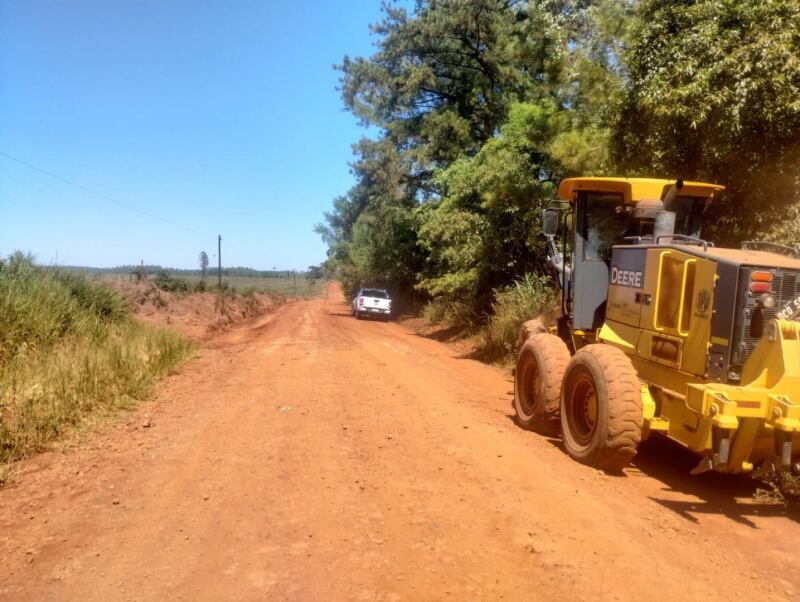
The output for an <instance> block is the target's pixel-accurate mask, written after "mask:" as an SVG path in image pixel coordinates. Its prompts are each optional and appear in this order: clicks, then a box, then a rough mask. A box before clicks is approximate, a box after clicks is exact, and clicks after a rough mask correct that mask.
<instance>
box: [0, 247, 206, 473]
mask: <svg viewBox="0 0 800 602" xmlns="http://www.w3.org/2000/svg"><path fill="white" fill-rule="evenodd" d="M191 349H192V347H191V345H190V343H188V342H187V341H186V340H185V339H183V338H182V337H180V336H179V335H178V334H176V333H173V332H171V331H167V330H160V329H155V328H152V327H148V326H145V325H143V324H141V323H140V322H137V321H135V320H133V319H132V318H131V316H130V314H129V312H128V308H127V305H126V303H125V301H124V299H123V298H122V297H121V296H120V295H119V294H118V293H117V292H115V291H113V290H112V289H110V288H109V287H106V286H104V285H102V284H99V283H96V282H92V281H90V280H88V279H87V278H85V277H84V276H82V275H80V274H75V273H70V272H64V271H55V270H52V269H48V268H43V267H40V266H37V265H35V264H34V263H33V261H32V259H31V258H30V257H28V256H25V255H23V254H22V253H15V254H13V255H12V256H10V257H9V258H8V259H7V260H0V484H2V479H3V474H4V467H7V466H8V464H9V463H10V462H13V461H14V460H17V459H19V458H22V457H24V456H26V455H28V454H31V453H34V452H36V451H39V450H41V449H42V448H43V446H45V445H46V444H47V443H48V442H49V441H51V440H53V439H54V438H56V437H58V436H59V435H61V434H62V433H63V432H64V431H65V430H66V429H69V428H70V427H73V426H75V425H77V424H79V423H80V422H81V421H82V420H84V419H85V418H86V417H88V416H89V415H93V414H98V413H99V414H102V413H105V412H109V411H112V410H114V409H117V408H121V407H125V406H128V405H130V404H131V403H133V402H134V401H135V400H139V399H142V398H144V397H145V396H146V395H147V394H148V393H149V391H150V390H151V388H152V386H153V384H154V382H155V381H156V379H157V378H158V377H159V376H161V375H163V374H166V373H168V372H169V371H170V370H172V369H174V368H175V367H176V366H177V365H178V364H179V363H180V362H181V361H182V360H183V359H185V358H186V357H187V356H188V355H189V354H190V352H191Z"/></svg>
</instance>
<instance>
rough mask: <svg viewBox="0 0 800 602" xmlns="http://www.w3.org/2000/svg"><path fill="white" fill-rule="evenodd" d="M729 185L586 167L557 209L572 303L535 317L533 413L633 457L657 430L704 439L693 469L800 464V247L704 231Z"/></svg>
mask: <svg viewBox="0 0 800 602" xmlns="http://www.w3.org/2000/svg"><path fill="white" fill-rule="evenodd" d="M723 190H724V188H723V187H722V186H719V185H716V184H707V183H702V182H688V181H687V182H684V181H681V180H677V181H670V180H658V179H644V178H589V177H586V178H570V179H567V180H564V181H563V182H562V183H561V184H560V186H559V201H556V202H554V203H552V204H551V206H549V207H548V208H546V209H545V210H544V212H543V219H542V223H543V234H544V236H545V238H546V241H547V248H548V255H549V261H550V264H551V265H552V267H553V270H554V278H555V280H557V282H558V286H559V287H560V289H561V294H560V298H561V317H560V318H559V319H558V320H557V322H556V325H554V326H551V327H549V328H545V327H544V326H543V325H542V324H540V323H539V322H538V321H533V322H529V323H526V325H525V326H523V332H521V337H520V338H521V347H520V350H519V355H518V358H517V366H516V370H515V383H514V407H515V411H516V417H517V420H518V422H519V423H520V424H521V425H522V426H525V427H528V428H531V429H533V430H536V431H539V432H541V433H544V434H551V435H553V434H557V433H558V431H559V430H560V432H561V434H562V436H563V442H564V447H565V448H566V451H567V453H568V454H569V455H570V456H571V457H572V458H574V459H575V460H578V461H581V462H584V463H586V464H589V465H592V466H596V467H598V468H601V469H605V470H620V469H621V468H622V467H624V466H626V465H627V464H628V463H629V462H630V460H631V459H632V458H633V456H634V455H635V454H636V452H637V448H638V446H639V444H640V442H641V441H643V440H645V439H647V438H648V437H649V436H650V435H651V434H653V433H658V434H661V435H665V436H667V437H669V438H670V439H673V440H674V441H677V442H678V443H680V444H681V445H684V446H685V447H687V448H689V449H690V450H692V451H693V452H695V453H697V454H698V455H699V459H700V462H699V464H698V466H697V468H696V469H695V470H694V471H693V472H704V471H706V470H715V471H717V472H724V473H740V472H748V471H751V470H754V469H767V468H769V469H775V470H780V471H785V470H790V469H791V470H793V471H797V470H798V468H800V256H798V251H797V250H796V249H794V248H791V247H785V246H782V245H777V244H774V243H771V242H753V241H750V242H746V243H743V244H742V248H740V249H729V248H718V247H716V246H714V244H713V243H712V242H709V241H706V240H704V239H702V237H701V236H702V226H703V216H704V214H705V212H706V209H707V207H708V206H709V204H710V203H711V202H712V201H713V199H714V197H715V196H718V195H719V193H720V192H722V191H723Z"/></svg>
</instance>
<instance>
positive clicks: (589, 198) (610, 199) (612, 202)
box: [583, 192, 630, 261]
mask: <svg viewBox="0 0 800 602" xmlns="http://www.w3.org/2000/svg"><path fill="white" fill-rule="evenodd" d="M584 207H585V214H584V219H583V238H584V240H585V241H586V244H585V245H584V251H583V258H584V259H585V260H588V261H608V260H610V259H611V247H612V246H613V245H614V243H615V242H617V241H619V240H621V239H622V238H623V237H625V236H628V235H629V234H630V233H629V232H628V231H627V230H628V227H629V226H630V218H629V216H628V213H627V212H626V211H625V207H624V205H623V199H622V195H618V194H602V193H591V192H590V193H587V194H586V200H585V204H584Z"/></svg>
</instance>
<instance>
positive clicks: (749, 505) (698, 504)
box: [506, 413, 800, 529]
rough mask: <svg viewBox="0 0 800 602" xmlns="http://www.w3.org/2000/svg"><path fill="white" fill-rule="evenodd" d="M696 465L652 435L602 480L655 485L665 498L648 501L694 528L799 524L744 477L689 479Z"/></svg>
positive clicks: (795, 512)
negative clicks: (726, 521) (718, 523)
mask: <svg viewBox="0 0 800 602" xmlns="http://www.w3.org/2000/svg"><path fill="white" fill-rule="evenodd" d="M506 416H507V418H508V419H509V420H510V421H511V422H513V423H514V424H515V425H516V426H517V427H518V428H521V429H524V427H523V426H521V425H520V424H519V423H518V422H517V418H516V415H514V414H513V413H512V414H506ZM524 430H528V429H524ZM531 435H532V436H535V437H544V438H545V440H546V441H547V442H548V443H550V444H551V445H553V446H554V447H557V448H558V449H559V450H560V451H562V452H563V453H564V455H565V456H566V454H567V452H566V450H565V449H564V445H563V443H562V441H561V438H560V437H545V436H543V435H537V434H536V433H531ZM698 461H699V458H698V457H697V456H696V455H695V454H693V453H692V452H690V451H689V450H687V449H685V448H683V447H681V446H680V445H678V444H677V443H675V442H673V441H670V440H669V439H667V438H666V437H660V436H657V435H656V436H653V437H652V438H651V439H649V440H648V441H646V442H644V443H643V444H642V445H641V447H640V448H639V453H638V454H637V455H636V457H635V458H634V459H633V462H631V465H630V467H629V468H626V469H625V471H624V472H618V473H607V474H608V475H609V476H614V477H619V478H622V479H625V478H636V477H637V476H647V477H651V478H653V479H655V480H657V481H658V482H659V483H661V484H662V485H663V487H662V488H661V490H662V491H663V492H664V493H665V494H666V495H665V496H664V497H658V496H653V495H651V496H650V499H652V500H653V501H654V502H656V503H658V504H660V505H661V506H663V507H664V508H666V509H668V510H671V511H672V512H674V513H676V514H677V515H679V516H680V517H681V518H684V519H686V520H688V521H690V522H692V523H698V522H699V519H698V515H703V514H708V515H719V516H725V517H727V518H730V519H731V520H733V521H735V522H737V523H739V524H742V525H746V526H748V527H750V528H753V529H757V528H758V525H756V523H755V522H753V520H752V517H785V518H788V519H790V520H794V521H796V522H800V507H798V506H797V505H789V506H784V505H782V504H779V503H770V502H760V501H758V500H757V498H756V491H757V490H758V489H759V488H762V489H764V488H766V485H764V484H763V483H761V482H760V481H759V480H758V479H756V478H754V477H752V476H751V475H745V474H740V475H731V474H719V473H716V472H707V473H703V474H700V475H692V474H690V472H691V470H692V469H693V468H694V467H695V466H697V463H698ZM675 494H678V495H675ZM667 496H668V497H667ZM679 498H683V499H679ZM687 498H690V499H687Z"/></svg>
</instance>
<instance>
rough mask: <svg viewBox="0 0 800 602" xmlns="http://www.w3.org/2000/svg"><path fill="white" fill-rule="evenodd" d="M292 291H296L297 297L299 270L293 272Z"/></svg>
mask: <svg viewBox="0 0 800 602" xmlns="http://www.w3.org/2000/svg"><path fill="white" fill-rule="evenodd" d="M292 289H294V296H295V297H296V296H297V270H292Z"/></svg>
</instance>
